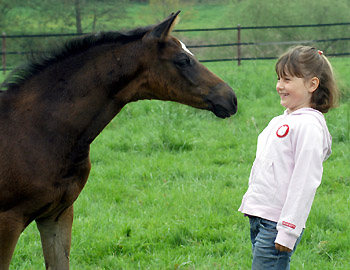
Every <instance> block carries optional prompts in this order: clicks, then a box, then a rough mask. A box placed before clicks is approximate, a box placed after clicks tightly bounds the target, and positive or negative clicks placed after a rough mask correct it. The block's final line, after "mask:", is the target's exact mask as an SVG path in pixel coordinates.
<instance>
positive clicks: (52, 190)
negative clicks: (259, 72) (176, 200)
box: [0, 14, 237, 270]
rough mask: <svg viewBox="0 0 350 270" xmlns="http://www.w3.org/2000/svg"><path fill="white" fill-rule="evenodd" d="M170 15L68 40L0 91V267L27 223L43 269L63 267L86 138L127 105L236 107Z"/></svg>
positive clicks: (227, 111)
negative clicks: (175, 33)
mask: <svg viewBox="0 0 350 270" xmlns="http://www.w3.org/2000/svg"><path fill="white" fill-rule="evenodd" d="M176 16H177V14H172V15H171V16H170V17H169V18H168V19H166V20H165V21H163V22H162V23H160V24H158V25H155V26H151V27H147V28H142V29H141V28H140V29H136V30H134V31H131V32H127V33H126V34H120V33H119V34H118V33H114V32H113V33H111V32H109V33H100V34H96V35H90V36H87V37H85V38H79V39H77V40H75V41H71V42H69V43H67V45H66V47H65V48H64V49H63V50H62V51H61V52H59V53H56V54H55V55H52V56H50V57H49V58H46V59H44V60H42V61H41V62H36V63H34V62H32V63H31V65H30V68H29V69H24V70H22V74H20V76H21V77H20V78H15V77H12V78H14V79H13V81H12V82H9V83H7V84H6V85H5V87H6V88H7V90H6V91H3V92H0V270H7V269H8V268H9V265H10V261H11V258H12V254H13V251H14V249H15V245H16V243H17V240H18V238H19V236H20V234H21V232H22V231H23V230H24V229H25V228H26V226H27V225H28V224H30V223H31V222H32V221H33V220H35V221H36V223H37V227H38V229H39V231H40V236H41V241H42V246H43V252H44V257H45V263H46V268H47V269H69V252H70V241H71V228H72V221H73V203H74V201H75V200H76V199H77V197H78V195H79V193H80V192H81V190H82V189H83V187H84V185H85V183H86V181H87V178H88V175H89V171H90V161H89V145H90V144H91V142H92V141H93V140H94V139H95V138H96V136H97V135H98V134H99V133H100V132H101V131H102V130H103V128H104V127H105V126H106V125H107V124H108V123H109V122H110V121H111V120H112V119H113V117H114V116H115V115H116V114H117V113H118V112H119V111H120V110H121V109H122V108H123V106H124V105H125V104H127V103H129V102H132V101H137V100H140V99H159V100H171V101H176V102H180V103H183V104H187V105H190V106H193V107H196V108H200V109H207V110H211V111H213V112H214V113H215V114H216V115H217V116H219V117H222V118H225V117H229V116H230V115H232V114H234V113H235V112H236V110H237V109H236V105H237V102H236V97H235V95H234V92H233V91H232V89H231V88H230V87H229V86H228V85H227V84H225V83H224V82H223V81H222V80H221V79H219V78H218V77H216V76H215V75H214V74H212V73H211V72H210V71H208V70H207V69H206V68H205V67H204V66H203V65H201V64H200V63H199V62H198V61H197V60H195V59H194V58H193V57H192V56H191V55H190V54H189V53H188V52H186V51H184V49H183V48H182V46H181V44H180V42H179V41H178V40H177V39H176V38H174V37H172V36H170V35H169V32H170V31H171V28H172V25H173V23H174V20H175V18H176ZM17 76H19V75H17Z"/></svg>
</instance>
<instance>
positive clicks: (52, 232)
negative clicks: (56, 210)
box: [36, 205, 73, 270]
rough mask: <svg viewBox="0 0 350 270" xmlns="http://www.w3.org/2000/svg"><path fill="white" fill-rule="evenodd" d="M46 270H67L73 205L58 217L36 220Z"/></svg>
mask: <svg viewBox="0 0 350 270" xmlns="http://www.w3.org/2000/svg"><path fill="white" fill-rule="evenodd" d="M36 224H37V227H38V229H39V231H40V237H41V243H42V247H43V253H44V257H45V265H46V269H48V270H68V269H69V252H70V244H71V234H72V224H73V205H71V206H69V207H68V208H67V209H65V210H64V211H63V212H62V213H61V214H60V215H59V216H58V217H49V218H44V219H43V218H42V219H38V220H36Z"/></svg>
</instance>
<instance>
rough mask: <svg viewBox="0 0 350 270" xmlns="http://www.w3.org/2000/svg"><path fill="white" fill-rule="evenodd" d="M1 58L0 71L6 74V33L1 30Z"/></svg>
mask: <svg viewBox="0 0 350 270" xmlns="http://www.w3.org/2000/svg"><path fill="white" fill-rule="evenodd" d="M1 52H2V54H1V56H2V57H1V58H2V68H3V70H2V73H3V74H4V75H5V74H6V33H5V32H2V50H1Z"/></svg>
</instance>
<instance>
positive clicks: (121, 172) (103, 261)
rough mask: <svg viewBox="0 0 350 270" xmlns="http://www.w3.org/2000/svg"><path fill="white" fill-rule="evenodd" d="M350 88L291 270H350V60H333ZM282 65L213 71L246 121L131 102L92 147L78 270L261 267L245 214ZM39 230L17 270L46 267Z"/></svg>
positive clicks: (25, 241)
mask: <svg viewBox="0 0 350 270" xmlns="http://www.w3.org/2000/svg"><path fill="white" fill-rule="evenodd" d="M331 62H332V64H333V65H334V69H335V73H336V75H337V78H338V82H339V86H340V88H341V90H342V92H343V96H342V100H341V103H340V106H339V107H338V108H336V109H334V110H332V111H330V112H329V113H327V114H326V115H325V116H326V119H327V123H328V126H329V129H330V132H331V134H332V135H333V153H332V155H331V157H330V158H329V159H328V160H327V161H326V162H325V163H324V176H323V182H322V184H321V186H320V187H319V189H318V192H317V194H316V198H315V201H314V204H313V208H312V210H311V214H310V216H309V219H308V222H307V228H306V230H305V233H304V236H303V238H302V241H301V244H300V245H299V247H298V249H297V251H296V253H295V255H293V258H292V265H291V269H294V270H296V269H298V270H300V269H310V270H311V269H312V270H314V269H317V270H330V269H339V270H343V269H350V259H349V250H350V234H349V233H348V230H349V227H350V221H349V216H350V210H349V200H350V195H349V183H350V167H349V164H350V155H349V152H350V105H349V97H350V83H349V81H350V80H349V79H350V74H349V70H350V58H332V59H331ZM274 63H275V61H251V62H243V65H242V66H240V67H238V66H237V64H236V63H235V62H233V63H230V62H225V63H208V64H206V65H207V67H208V68H209V69H210V70H212V71H213V72H214V73H216V74H217V75H218V76H220V77H221V78H223V79H224V80H225V81H226V82H228V83H229V84H230V85H231V86H232V87H233V88H234V89H235V91H236V93H237V96H238V105H239V107H238V108H239V110H238V113H237V114H236V115H235V116H233V117H231V118H229V119H224V120H222V119H218V118H216V117H215V116H214V115H213V114H212V113H210V112H207V111H200V110H196V109H193V108H191V107H187V106H185V105H180V104H176V103H172V102H161V101H138V102H136V103H131V104H128V105H127V106H126V107H125V108H124V109H123V110H122V111H121V113H120V114H118V115H117V117H116V118H115V119H114V120H113V121H112V122H111V123H110V124H109V125H108V126H107V127H106V129H105V130H104V131H103V132H102V133H101V134H100V135H99V136H98V138H97V139H96V140H95V141H94V142H93V144H92V147H91V160H92V170H91V173H90V178H89V180H88V183H87V185H86V187H85V189H84V190H83V191H82V193H81V195H80V196H79V198H78V199H77V201H76V202H75V204H74V205H75V219H74V224H73V237H72V249H71V269H73V270H74V269H84V270H85V269H86V270H88V269H91V270H92V269H94V270H95V269H123V270H124V269H125V270H128V269H130V270H131V269H142V270H143V269H169V270H171V269H188V270H189V269H201V270H202V269H203V270H205V269H234V270H239V269H249V268H250V263H251V244H250V240H249V225H248V220H247V219H246V218H244V217H243V215H242V214H241V213H239V212H238V211H237V209H238V207H239V205H240V202H241V199H242V196H243V194H244V193H245V191H246V189H247V184H248V177H249V173H250V168H251V165H252V162H253V160H254V155H255V150H256V139H257V136H258V134H259V133H260V132H261V131H262V129H263V128H264V127H265V126H266V125H267V124H268V122H269V121H270V119H271V118H272V117H274V116H276V115H278V114H281V113H282V112H283V107H281V106H280V105H279V97H278V96H277V94H276V91H275V84H276V75H275V74H274ZM44 268H45V266H44V260H43V256H42V251H41V244H40V238H39V233H38V231H37V229H36V226H35V224H34V223H33V224H31V225H30V226H29V227H28V228H27V229H26V230H25V231H24V233H23V234H22V235H21V237H20V239H19V242H18V244H17V247H16V250H15V254H14V257H13V261H12V264H11V269H18V270H20V269H21V270H30V269H33V270H37V269H44Z"/></svg>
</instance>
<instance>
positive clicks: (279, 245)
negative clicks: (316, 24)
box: [239, 46, 338, 270]
mask: <svg viewBox="0 0 350 270" xmlns="http://www.w3.org/2000/svg"><path fill="white" fill-rule="evenodd" d="M275 69H276V73H277V76H278V81H277V85H276V90H277V93H278V94H279V96H280V98H281V105H282V106H284V107H285V108H286V110H285V111H284V114H283V115H280V116H277V117H275V118H273V119H272V120H271V122H270V123H269V124H268V126H267V127H266V128H265V129H264V130H263V131H262V133H261V134H260V135H259V137H258V145H257V151H256V159H255V161H254V164H253V167H252V170H251V173H250V178H249V188H248V190H247V192H246V194H245V195H244V197H243V200H242V204H241V206H240V208H239V211H240V212H242V213H244V214H245V215H246V216H248V217H249V221H250V234H251V241H252V246H253V262H252V269H253V270H258V269H261V270H274V269H276V270H277V269H278V270H279V269H283V270H285V269H289V262H290V257H291V255H292V253H293V252H294V250H295V248H296V246H297V244H298V243H299V241H300V239H301V236H302V232H303V228H304V227H305V222H306V219H307V217H308V215H309V212H310V209H311V205H312V201H313V199H314V196H315V192H316V189H317V187H318V186H319V185H320V183H321V178H322V171H323V167H322V163H323V161H325V160H326V159H327V158H328V157H329V155H330V154H331V142H332V137H331V135H330V134H329V131H328V128H327V125H326V121H325V118H324V116H323V114H322V113H326V112H328V110H329V109H330V108H333V107H335V106H336V102H337V97H338V89H337V87H336V84H335V81H334V77H333V70H332V66H331V64H330V63H329V61H328V60H327V58H326V57H325V56H324V55H323V52H322V51H318V50H316V49H314V48H311V47H308V46H297V47H294V48H292V49H290V50H288V51H287V52H286V53H285V54H283V55H282V56H281V57H280V58H279V59H278V61H277V63H276V68H275Z"/></svg>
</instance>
